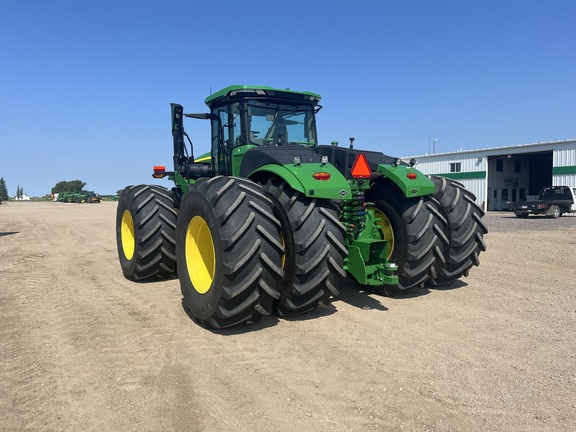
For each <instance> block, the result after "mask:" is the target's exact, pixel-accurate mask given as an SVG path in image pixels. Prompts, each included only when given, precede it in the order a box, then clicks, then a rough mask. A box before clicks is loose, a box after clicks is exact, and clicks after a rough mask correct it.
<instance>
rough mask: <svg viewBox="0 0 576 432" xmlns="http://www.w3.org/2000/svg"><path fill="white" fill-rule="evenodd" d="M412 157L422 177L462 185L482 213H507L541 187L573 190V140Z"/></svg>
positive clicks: (575, 159) (575, 177) (575, 157)
mask: <svg viewBox="0 0 576 432" xmlns="http://www.w3.org/2000/svg"><path fill="white" fill-rule="evenodd" d="M412 157H413V158H415V159H416V161H417V165H416V168H418V169H419V170H420V171H422V172H423V173H424V174H433V175H440V176H444V177H448V178H451V179H454V180H457V181H459V182H461V183H462V184H464V186H465V187H466V189H468V190H470V191H471V192H472V193H474V195H476V201H477V203H478V204H479V205H481V206H482V207H483V208H484V210H507V209H508V208H509V203H510V202H515V201H519V200H522V199H525V198H526V196H527V195H537V194H538V192H539V191H540V189H542V188H543V187H545V186H571V187H576V139H570V140H562V141H549V142H540V143H533V144H523V145H515V146H508V147H493V148H485V149H479V150H463V151H456V152H453V153H435V154H427V155H422V156H412ZM412 157H406V158H402V159H403V160H405V161H407V160H408V159H411V158H412Z"/></svg>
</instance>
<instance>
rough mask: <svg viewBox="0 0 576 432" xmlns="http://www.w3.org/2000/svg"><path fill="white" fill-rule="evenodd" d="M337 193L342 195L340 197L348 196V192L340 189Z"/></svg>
mask: <svg viewBox="0 0 576 432" xmlns="http://www.w3.org/2000/svg"><path fill="white" fill-rule="evenodd" d="M338 193H339V194H340V195H342V196H346V195H348V192H347V191H346V190H344V189H342V190H341V191H340V192H338Z"/></svg>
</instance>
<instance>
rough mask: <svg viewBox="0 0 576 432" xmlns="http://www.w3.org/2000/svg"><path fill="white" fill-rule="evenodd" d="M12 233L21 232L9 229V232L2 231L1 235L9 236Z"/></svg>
mask: <svg viewBox="0 0 576 432" xmlns="http://www.w3.org/2000/svg"><path fill="white" fill-rule="evenodd" d="M12 234H20V231H7V232H0V237H4V236H9V235H12Z"/></svg>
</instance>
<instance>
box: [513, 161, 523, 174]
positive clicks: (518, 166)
mask: <svg viewBox="0 0 576 432" xmlns="http://www.w3.org/2000/svg"><path fill="white" fill-rule="evenodd" d="M514 172H515V173H519V172H522V161H521V160H515V161H514Z"/></svg>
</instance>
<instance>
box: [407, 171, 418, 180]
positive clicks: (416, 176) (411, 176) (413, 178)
mask: <svg viewBox="0 0 576 432" xmlns="http://www.w3.org/2000/svg"><path fill="white" fill-rule="evenodd" d="M406 177H408V178H409V179H410V180H416V179H417V178H418V175H417V174H416V173H415V172H409V173H408V174H406Z"/></svg>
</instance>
